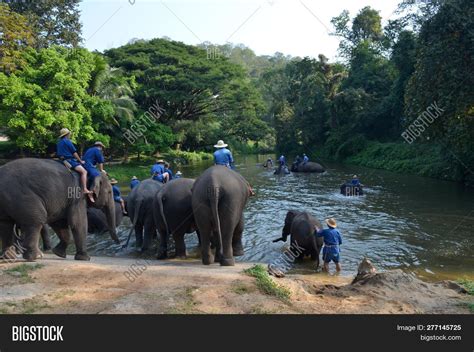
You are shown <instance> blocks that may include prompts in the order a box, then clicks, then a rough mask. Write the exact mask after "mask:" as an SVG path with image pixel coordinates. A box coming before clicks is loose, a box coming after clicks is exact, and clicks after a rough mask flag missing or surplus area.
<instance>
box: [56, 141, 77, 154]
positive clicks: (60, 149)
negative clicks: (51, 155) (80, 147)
mask: <svg viewBox="0 0 474 352" xmlns="http://www.w3.org/2000/svg"><path fill="white" fill-rule="evenodd" d="M76 152H77V150H76V147H74V144H72V142H71V140H70V139H68V138H61V139H60V140H59V141H58V144H56V155H57V156H58V157H59V158H64V159H73V158H74V156H73V154H74V153H76Z"/></svg>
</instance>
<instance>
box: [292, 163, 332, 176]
mask: <svg viewBox="0 0 474 352" xmlns="http://www.w3.org/2000/svg"><path fill="white" fill-rule="evenodd" d="M291 171H292V172H320V173H321V172H325V171H326V169H325V168H324V166H322V165H321V164H318V163H315V162H312V161H308V162H307V163H303V162H301V163H296V162H295V163H293V164H292V165H291Z"/></svg>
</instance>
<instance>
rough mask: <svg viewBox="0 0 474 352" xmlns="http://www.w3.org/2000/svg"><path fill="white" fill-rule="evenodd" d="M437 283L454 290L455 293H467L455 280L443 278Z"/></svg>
mask: <svg viewBox="0 0 474 352" xmlns="http://www.w3.org/2000/svg"><path fill="white" fill-rule="evenodd" d="M439 284H440V285H441V286H443V287H446V288H448V289H450V290H454V291H456V292H457V293H467V290H466V289H465V288H464V287H462V286H461V285H459V284H458V283H457V282H455V281H451V280H444V281H441V282H440V283H439Z"/></svg>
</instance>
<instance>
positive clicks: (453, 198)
mask: <svg viewBox="0 0 474 352" xmlns="http://www.w3.org/2000/svg"><path fill="white" fill-rule="evenodd" d="M265 159H266V156H263V155H262V156H239V157H237V164H236V168H237V170H238V172H240V173H241V174H242V175H244V176H245V178H246V179H247V180H248V181H249V182H250V183H251V184H252V186H253V187H254V189H255V190H256V192H257V195H256V196H255V197H252V198H251V200H250V201H249V204H248V205H247V207H246V210H245V232H244V246H245V255H244V256H243V257H239V258H237V260H238V261H255V262H264V263H270V262H272V261H275V260H276V259H278V258H279V257H280V256H281V255H282V254H283V252H284V250H285V249H286V248H287V246H288V243H287V244H284V243H283V242H278V243H272V240H273V239H275V238H277V237H279V236H280V234H281V229H282V226H283V222H284V218H285V215H286V212H287V211H288V210H290V209H296V210H305V211H308V212H310V213H312V214H313V215H314V216H315V217H316V218H317V219H319V220H320V221H323V220H324V219H325V218H327V217H334V218H336V219H337V221H338V226H339V229H340V231H341V233H342V235H343V245H342V247H341V259H342V267H343V272H342V274H347V275H349V274H353V273H354V272H355V271H356V270H357V265H358V263H359V262H360V260H361V259H362V258H363V257H364V256H367V257H368V258H370V259H371V260H372V262H373V263H374V265H375V266H376V267H377V268H380V269H393V268H401V269H404V270H406V271H411V272H415V273H416V274H417V275H419V276H422V277H424V278H425V279H427V280H438V279H444V278H459V277H469V278H474V241H473V235H472V234H473V228H474V189H469V188H463V187H462V186H460V185H458V184H455V183H451V182H445V181H439V180H434V179H429V178H422V177H415V176H406V175H399V174H394V173H390V172H386V171H381V170H374V169H367V168H362V167H357V166H347V165H341V164H331V163H329V164H326V166H327V168H328V170H327V172H326V173H324V174H291V175H287V176H275V175H273V172H272V170H267V169H265V168H263V167H262V166H261V164H262V163H263V162H264V161H265ZM208 166H209V163H201V164H198V165H192V166H183V167H181V168H180V170H181V171H182V172H183V174H184V177H196V176H198V175H199V174H200V173H201V172H202V171H203V170H204V169H205V168H206V167H208ZM354 173H356V174H358V175H359V177H360V179H361V182H362V183H363V184H364V185H365V186H366V187H365V189H364V190H365V192H366V193H365V195H364V196H362V197H344V196H342V195H340V194H339V186H340V184H341V183H342V182H343V181H344V180H348V179H350V177H351V176H352V175H353V174H354ZM127 188H128V185H124V187H123V191H124V192H127V191H128V189H127ZM129 228H130V225H129V221H128V219H126V220H125V221H124V225H122V226H121V227H120V231H119V232H120V237H121V239H123V240H125V239H126V237H127V235H128V232H129ZM133 237H134V236H132V241H131V242H130V246H129V248H128V249H126V250H123V249H121V247H120V246H117V245H112V244H111V241H110V240H109V238H108V236H107V235H104V236H100V237H99V236H92V235H91V236H90V237H89V249H90V252H91V254H96V255H97V254H99V255H114V256H135V255H136V254H135V251H134V249H133V243H134V241H133ZM186 242H187V246H188V249H190V252H191V253H195V252H196V249H195V248H196V245H197V239H196V236H195V235H194V234H193V235H187V236H186ZM311 266H312V263H311V262H310V261H309V260H308V261H306V262H305V263H303V264H298V265H296V267H295V269H296V270H297V271H301V272H308V271H309V269H311Z"/></svg>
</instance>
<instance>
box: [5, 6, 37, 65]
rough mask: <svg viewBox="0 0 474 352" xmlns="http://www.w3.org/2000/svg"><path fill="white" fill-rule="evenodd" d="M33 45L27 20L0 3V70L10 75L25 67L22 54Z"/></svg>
mask: <svg viewBox="0 0 474 352" xmlns="http://www.w3.org/2000/svg"><path fill="white" fill-rule="evenodd" d="M33 43H34V39H33V34H32V31H31V28H30V27H29V26H28V23H27V20H26V18H25V17H23V16H22V15H20V14H17V13H15V12H13V11H11V10H10V8H9V7H8V5H6V4H1V3H0V69H1V70H2V71H3V72H6V73H9V72H14V71H15V70H16V69H18V68H20V67H21V66H23V65H24V63H25V60H24V59H23V56H22V52H23V51H24V50H25V49H26V48H27V47H29V46H31V45H33Z"/></svg>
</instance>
